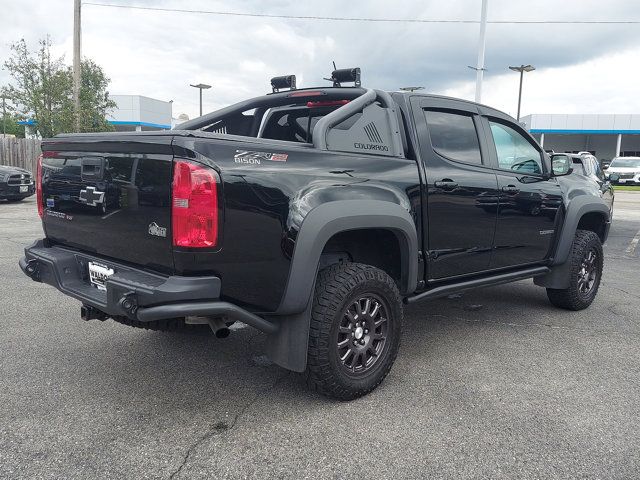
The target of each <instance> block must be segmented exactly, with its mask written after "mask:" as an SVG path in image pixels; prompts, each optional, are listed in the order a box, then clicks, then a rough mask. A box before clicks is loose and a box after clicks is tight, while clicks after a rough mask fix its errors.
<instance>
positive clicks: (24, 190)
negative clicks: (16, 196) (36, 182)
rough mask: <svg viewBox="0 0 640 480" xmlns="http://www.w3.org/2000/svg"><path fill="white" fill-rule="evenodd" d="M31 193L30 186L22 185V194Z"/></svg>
mask: <svg viewBox="0 0 640 480" xmlns="http://www.w3.org/2000/svg"><path fill="white" fill-rule="evenodd" d="M28 191H29V185H22V186H21V187H20V193H27V192H28Z"/></svg>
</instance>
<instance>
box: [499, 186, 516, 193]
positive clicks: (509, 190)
mask: <svg viewBox="0 0 640 480" xmlns="http://www.w3.org/2000/svg"><path fill="white" fill-rule="evenodd" d="M502 191H503V192H505V193H518V192H519V191H520V190H519V189H518V188H516V186H515V185H505V186H504V187H502Z"/></svg>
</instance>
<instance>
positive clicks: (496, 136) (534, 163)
mask: <svg viewBox="0 0 640 480" xmlns="http://www.w3.org/2000/svg"><path fill="white" fill-rule="evenodd" d="M489 125H490V126H491V135H492V136H493V142H494V143H495V145H496V153H497V154H498V166H499V167H500V168H501V169H502V170H512V171H515V172H519V173H533V174H542V172H543V169H542V157H541V155H540V152H539V151H538V150H537V149H536V148H535V147H534V146H533V145H531V143H529V141H528V140H527V139H526V138H525V137H523V136H522V135H521V134H520V133H518V132H517V131H516V130H514V129H513V128H511V127H509V126H507V125H503V124H502V123H496V122H491V121H489Z"/></svg>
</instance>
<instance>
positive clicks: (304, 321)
mask: <svg viewBox="0 0 640 480" xmlns="http://www.w3.org/2000/svg"><path fill="white" fill-rule="evenodd" d="M312 305H313V299H312V298H310V299H309V301H308V302H307V307H306V308H305V309H304V310H303V311H302V312H300V313H296V314H293V315H280V316H278V317H271V318H269V320H270V321H272V322H274V323H277V324H278V331H277V332H276V333H272V334H270V335H268V336H267V342H266V344H267V356H268V357H269V359H271V361H273V362H274V363H275V364H277V365H280V366H281V367H283V368H286V369H287V370H292V371H294V372H304V370H305V369H306V368H307V349H308V348H309V328H310V324H311V307H312Z"/></svg>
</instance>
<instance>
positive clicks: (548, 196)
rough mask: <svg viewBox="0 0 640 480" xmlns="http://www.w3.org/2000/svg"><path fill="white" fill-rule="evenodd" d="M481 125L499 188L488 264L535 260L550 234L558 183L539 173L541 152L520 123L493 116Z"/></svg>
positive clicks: (559, 196) (559, 201) (543, 167)
mask: <svg viewBox="0 0 640 480" xmlns="http://www.w3.org/2000/svg"><path fill="white" fill-rule="evenodd" d="M483 124H484V126H485V128H484V130H485V132H486V135H487V143H488V145H489V150H490V154H491V158H492V162H493V163H494V165H495V167H496V173H497V176H498V187H499V189H500V192H499V199H500V200H499V209H498V225H497V228H496V236H495V241H494V253H493V257H492V259H491V268H492V269H493V268H504V267H516V266H520V265H526V264H530V263H536V262H540V261H542V260H544V259H545V258H547V257H548V256H549V254H550V251H551V247H552V242H553V239H554V238H555V233H556V216H557V214H558V211H559V209H560V207H561V205H562V192H561V190H560V185H559V184H558V182H557V181H556V179H555V178H553V177H551V178H549V176H547V175H545V173H547V169H548V168H549V166H548V165H546V164H545V161H544V153H543V151H542V149H541V148H540V146H539V145H537V144H536V143H535V141H534V140H533V139H532V138H531V136H530V135H528V134H527V133H526V132H525V131H524V130H523V129H522V128H520V127H519V126H518V125H516V124H514V123H513V122H509V121H507V120H505V119H501V118H493V117H483Z"/></svg>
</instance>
